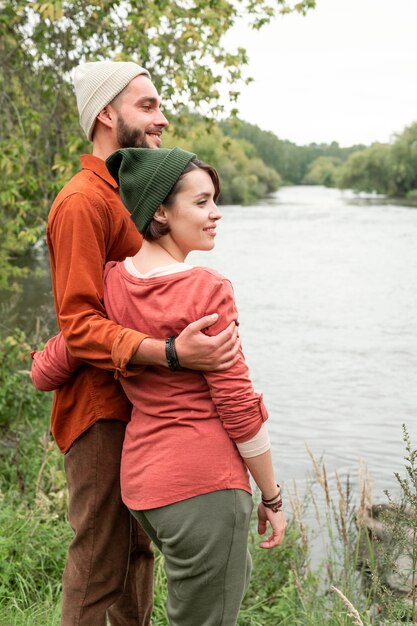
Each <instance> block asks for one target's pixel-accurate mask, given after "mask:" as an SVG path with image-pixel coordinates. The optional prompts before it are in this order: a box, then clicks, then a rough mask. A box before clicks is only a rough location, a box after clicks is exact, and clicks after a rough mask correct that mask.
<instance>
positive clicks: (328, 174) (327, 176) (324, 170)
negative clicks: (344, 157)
mask: <svg viewBox="0 0 417 626" xmlns="http://www.w3.org/2000/svg"><path fill="white" fill-rule="evenodd" d="M341 164H342V161H341V160H340V159H339V158H338V157H331V156H320V157H318V158H317V159H315V160H314V161H313V162H312V163H310V166H309V168H308V171H307V174H306V175H305V176H304V178H303V184H305V185H324V186H325V187H334V186H335V183H336V175H337V172H338V170H339V168H340V166H341Z"/></svg>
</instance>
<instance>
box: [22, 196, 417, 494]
mask: <svg viewBox="0 0 417 626" xmlns="http://www.w3.org/2000/svg"><path fill="white" fill-rule="evenodd" d="M221 210H222V213H223V218H222V220H221V222H220V223H219V225H218V235H217V238H216V248H215V250H214V251H212V252H210V253H193V254H192V255H191V256H190V258H189V260H190V261H191V262H193V263H195V264H203V265H209V266H211V267H214V268H216V269H217V270H218V271H220V272H221V273H223V274H225V275H226V276H228V277H229V278H230V279H231V280H232V282H233V285H234V288H235V294H236V300H237V303H238V308H239V311H240V334H241V338H242V344H243V348H244V351H245V355H246V358H247V361H248V363H249V366H250V369H251V374H252V378H253V381H254V385H255V388H256V389H257V390H258V391H260V392H262V393H263V394H264V399H265V403H266V405H267V408H268V410H269V414H270V420H269V431H270V436H271V440H272V446H273V451H274V459H275V465H276V469H277V475H278V476H279V480H280V481H281V482H282V483H291V482H292V480H293V479H295V480H297V482H298V483H301V484H303V482H304V481H306V479H307V476H308V474H309V473H310V472H311V467H312V466H311V461H310V458H309V455H308V453H307V450H306V446H308V447H309V448H310V449H311V451H312V452H313V453H314V454H315V455H316V456H317V458H320V457H323V459H324V461H325V463H326V467H327V470H328V472H329V473H331V472H332V471H334V470H337V471H338V473H339V474H340V476H341V477H342V478H343V477H344V476H346V475H347V474H349V475H350V476H351V477H352V482H353V484H355V483H356V482H357V480H358V467H359V463H360V462H361V461H362V462H363V463H364V464H366V465H367V467H368V470H369V474H370V478H371V481H372V485H373V494H374V500H375V501H383V500H384V499H385V496H384V495H383V490H384V489H386V488H388V489H390V490H394V491H395V488H396V484H397V483H396V480H395V478H394V472H396V471H400V472H402V473H403V471H402V468H403V457H404V454H405V450H404V445H403V442H402V430H401V425H402V424H403V423H405V424H406V425H407V428H408V430H409V433H410V435H411V438H412V441H413V443H414V444H415V447H417V286H416V283H417V281H416V279H417V210H416V209H413V208H410V207H406V206H395V205H392V204H389V203H387V202H386V201H385V200H383V199H380V198H377V197H372V198H370V197H364V196H355V195H354V194H352V193H350V192H340V191H338V190H334V189H325V188H322V187H284V188H282V189H280V190H279V191H278V192H277V193H276V194H275V195H274V196H273V197H271V198H269V199H268V200H267V201H266V202H262V203H259V204H258V205H257V206H248V207H238V206H225V207H221ZM50 303H51V297H50V292H49V281H48V278H46V279H45V278H43V279H41V280H39V281H36V280H34V279H33V277H32V278H31V279H30V280H29V281H27V287H26V291H25V300H24V302H23V304H24V307H25V316H26V318H27V317H30V318H31V319H32V320H33V319H34V317H35V314H36V313H37V314H39V313H40V316H41V318H42V320H43V321H44V320H47V319H48V317H49V311H50Z"/></svg>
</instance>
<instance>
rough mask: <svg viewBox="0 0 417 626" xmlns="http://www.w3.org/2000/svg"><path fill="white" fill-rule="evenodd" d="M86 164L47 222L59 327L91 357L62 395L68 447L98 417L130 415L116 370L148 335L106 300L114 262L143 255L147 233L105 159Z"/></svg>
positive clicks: (74, 348) (59, 419) (61, 422)
mask: <svg viewBox="0 0 417 626" xmlns="http://www.w3.org/2000/svg"><path fill="white" fill-rule="evenodd" d="M81 166H82V169H81V171H80V172H78V173H77V174H76V175H75V176H74V177H73V178H72V179H71V180H70V181H69V183H68V184H67V185H65V187H64V188H63V189H62V190H61V191H60V193H59V194H58V196H57V198H56V199H55V201H54V203H53V205H52V208H51V211H50V214H49V218H48V227H47V242H48V248H49V254H50V263H51V274H52V288H53V294H54V301H55V308H56V313H57V319H58V325H59V328H60V329H61V331H62V333H63V335H64V338H65V342H66V344H67V346H68V348H69V350H70V352H71V353H72V354H73V355H74V356H76V357H79V358H81V359H82V360H83V361H85V363H84V365H82V366H81V367H80V368H79V369H78V370H77V371H76V373H75V375H74V376H73V377H71V378H70V379H69V380H68V381H67V382H66V383H65V384H64V385H63V386H61V387H60V388H59V389H57V391H56V392H55V394H54V402H53V407H52V416H51V430H52V434H53V436H54V438H55V441H56V442H57V444H58V446H59V448H60V449H61V450H62V452H66V451H67V450H68V449H69V447H70V446H71V444H72V443H73V442H74V441H75V439H77V437H79V435H80V434H81V433H83V432H84V431H85V430H87V429H88V428H89V427H90V426H91V425H92V424H94V423H95V422H96V421H97V420H98V419H117V420H121V421H124V422H127V421H128V420H129V418H130V412H131V406H130V403H129V401H128V400H127V398H126V396H125V394H124V393H123V391H122V389H121V387H120V385H119V383H118V381H117V380H115V371H116V372H118V373H121V374H122V375H125V374H126V364H127V363H128V362H129V360H130V358H131V356H132V355H133V354H134V353H135V351H136V350H137V349H138V347H139V345H140V343H141V341H142V340H143V339H144V337H145V336H146V335H144V334H143V333H142V332H140V331H139V328H138V330H131V329H125V328H123V327H122V326H121V325H120V324H117V323H115V322H113V321H110V320H109V319H108V318H107V314H106V311H105V308H104V304H103V271H104V266H105V264H106V262H107V261H113V260H115V261H119V260H122V259H124V258H125V257H126V256H129V255H132V254H135V253H136V252H137V251H138V249H139V248H140V245H141V241H142V238H141V236H140V235H139V233H138V231H137V229H136V227H135V226H134V224H133V222H132V220H131V218H130V214H129V212H128V211H127V209H126V208H125V207H124V205H123V203H122V202H121V200H120V197H119V193H118V186H117V184H116V182H115V181H114V179H113V178H112V177H111V176H110V174H109V172H108V171H107V168H106V165H105V163H104V161H103V160H102V159H99V158H98V157H95V156H92V155H83V156H82V157H81Z"/></svg>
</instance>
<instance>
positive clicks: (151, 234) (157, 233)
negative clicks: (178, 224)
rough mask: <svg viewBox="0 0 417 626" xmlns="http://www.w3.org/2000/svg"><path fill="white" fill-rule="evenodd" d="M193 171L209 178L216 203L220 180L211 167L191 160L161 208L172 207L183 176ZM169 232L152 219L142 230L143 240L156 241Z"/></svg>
mask: <svg viewBox="0 0 417 626" xmlns="http://www.w3.org/2000/svg"><path fill="white" fill-rule="evenodd" d="M195 169H200V170H204V171H205V172H207V174H208V175H209V176H210V178H211V181H212V183H213V186H214V201H215V202H217V199H218V197H219V195H220V180H219V175H218V173H217V171H216V170H215V169H214V167H212V166H211V165H207V163H204V162H203V161H200V160H199V159H192V161H190V162H189V163H188V165H187V167H186V168H185V170H184V171H183V173H182V174H181V176H180V177H179V179H178V180H177V182H176V183H175V185H174V187H173V188H172V189H171V191H170V193H169V194H168V195H167V197H166V198H165V200H164V201H163V203H162V204H163V206H165V207H167V208H168V209H170V208H171V207H172V205H173V204H174V202H175V197H176V195H177V194H178V193H179V192H180V191H181V187H182V182H183V179H184V176H185V175H186V174H189V173H190V172H192V171H193V170H195ZM170 230H171V229H170V227H169V226H168V224H161V222H158V221H157V220H156V219H155V218H154V219H153V220H152V221H151V222H150V223H149V224H148V226H146V227H145V229H144V230H143V238H144V239H146V241H156V240H157V239H160V237H163V236H164V235H168V233H169V232H170Z"/></svg>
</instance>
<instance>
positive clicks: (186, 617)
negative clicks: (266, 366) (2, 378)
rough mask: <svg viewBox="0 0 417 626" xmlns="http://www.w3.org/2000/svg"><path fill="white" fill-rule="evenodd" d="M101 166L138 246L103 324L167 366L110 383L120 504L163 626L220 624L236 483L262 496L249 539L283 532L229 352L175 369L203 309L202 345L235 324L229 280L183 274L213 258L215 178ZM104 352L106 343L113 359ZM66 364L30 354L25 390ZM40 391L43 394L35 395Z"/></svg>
mask: <svg viewBox="0 0 417 626" xmlns="http://www.w3.org/2000/svg"><path fill="white" fill-rule="evenodd" d="M106 164H107V167H108V169H109V171H110V173H111V174H112V176H113V177H114V178H115V180H117V181H118V183H119V187H120V193H121V197H122V200H123V202H124V204H125V205H126V207H127V208H128V209H129V211H130V212H131V215H132V219H133V220H134V222H135V224H136V226H137V228H138V230H139V231H140V233H141V234H142V235H143V237H144V241H143V244H142V247H141V248H140V250H139V251H138V253H137V254H136V255H135V256H134V257H131V258H128V259H126V260H125V261H124V262H121V263H115V262H111V263H109V264H107V266H106V268H105V274H104V285H105V305H106V310H107V312H108V315H109V317H110V318H111V319H114V320H115V321H117V322H118V323H120V324H122V325H123V326H127V327H130V328H140V329H141V331H142V332H147V333H148V334H149V335H150V336H152V337H163V338H166V357H167V361H168V366H169V367H168V368H167V367H166V366H163V365H162V364H161V367H146V368H144V369H143V371H141V372H140V374H139V375H138V376H134V377H129V378H124V379H122V380H121V384H122V385H123V388H124V390H125V393H126V395H127V396H128V398H129V399H130V401H131V402H132V405H133V411H132V419H131V422H130V423H129V424H128V426H127V429H126V435H125V441H124V447H123V454H122V465H121V488H122V497H123V501H124V502H125V504H126V505H127V506H128V507H129V509H130V510H131V512H132V515H133V516H134V517H135V518H136V519H138V521H139V522H140V523H141V524H142V526H143V527H144V529H145V530H146V531H147V532H148V534H149V536H150V537H151V538H152V539H153V541H154V542H155V544H156V545H157V546H158V547H159V548H160V550H161V551H162V553H163V554H164V557H165V568H166V573H167V579H168V604H167V611H168V617H169V624H170V625H171V626H203V625H204V626H233V625H234V624H236V621H237V616H238V612H239V607H240V604H241V601H242V598H243V595H244V593H245V590H246V587H247V584H248V581H249V576H250V569H251V563H250V556H249V553H248V551H247V537H248V530H249V523H250V515H251V510H252V499H251V489H250V484H249V478H248V472H247V469H249V471H250V473H251V474H252V476H253V478H254V480H255V482H256V484H257V485H258V487H259V489H260V490H261V493H262V502H261V503H260V505H259V508H258V519H259V524H258V530H259V532H260V534H263V533H264V532H265V531H266V525H267V522H269V524H270V525H271V528H272V532H271V534H270V536H269V537H268V538H267V539H265V540H264V541H262V543H261V544H260V545H261V547H263V548H272V547H274V546H276V545H279V544H280V543H281V541H282V539H283V536H284V532H285V526H286V522H285V516H284V513H283V511H282V508H281V507H282V499H281V493H280V488H279V486H277V484H276V480H275V476H274V470H273V464H272V458H271V451H270V444H269V439H268V434H267V431H266V428H265V425H264V422H265V421H266V419H267V412H266V409H265V407H264V405H263V401H262V396H260V395H259V394H257V393H256V392H255V391H254V389H253V387H252V384H251V381H250V378H249V373H248V369H247V366H246V363H245V360H244V357H243V354H242V352H240V357H239V360H238V362H237V363H236V364H235V365H233V366H232V367H231V368H230V369H229V370H227V371H224V372H195V371H191V370H183V369H181V365H180V363H179V362H178V358H177V355H176V352H175V336H177V335H178V333H179V332H180V331H181V330H182V328H184V327H185V326H186V325H187V324H188V323H189V322H191V321H193V320H195V319H198V318H199V317H202V316H203V315H207V314H208V313H210V312H211V311H213V310H214V311H217V312H218V314H219V317H218V320H217V322H216V323H215V324H214V325H213V326H211V327H210V328H209V329H207V331H206V332H207V333H208V334H213V335H214V334H216V333H217V332H219V331H220V330H221V329H223V328H225V327H226V326H227V325H228V324H229V323H230V322H231V321H232V320H235V321H236V323H237V322H238V314H237V310H236V306H235V302H234V297H233V291H232V287H231V284H230V282H229V281H228V280H227V279H226V278H224V277H223V276H221V275H220V274H218V273H217V272H215V271H213V270H211V269H208V268H204V267H192V266H190V265H188V264H186V263H185V260H186V257H187V255H188V253H189V252H191V251H192V250H211V249H212V248H213V247H214V241H215V237H216V226H217V222H218V220H219V219H220V218H221V214H220V212H219V210H218V208H217V206H216V204H215V202H216V199H217V197H218V195H219V192H220V186H219V180H218V176H217V173H216V171H215V170H214V169H213V168H211V167H209V166H207V165H205V164H203V163H201V162H200V161H198V160H197V159H196V158H195V155H194V154H192V153H190V152H185V151H184V150H181V149H179V148H173V149H159V150H149V149H142V148H125V149H121V150H118V151H117V152H115V153H113V154H112V155H111V156H110V157H109V158H108V159H107V161H106ZM113 350H114V351H117V345H115V346H114V347H113ZM75 365H76V362H75V361H73V360H72V359H71V358H70V357H68V354H67V353H65V345H64V343H63V340H62V337H60V336H58V337H57V338H54V339H53V340H51V342H49V343H48V344H47V346H46V351H44V352H42V353H37V354H35V359H34V366H33V377H34V382H35V384H36V385H37V386H38V387H39V386H42V385H43V387H44V388H45V375H47V376H48V377H49V380H52V381H53V384H59V383H60V382H62V376H66V375H67V373H68V372H69V371H70V370H71V368H73V367H74V366H75ZM48 384H49V383H48Z"/></svg>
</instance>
